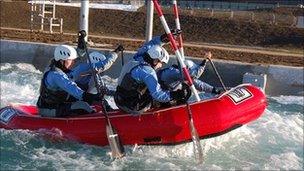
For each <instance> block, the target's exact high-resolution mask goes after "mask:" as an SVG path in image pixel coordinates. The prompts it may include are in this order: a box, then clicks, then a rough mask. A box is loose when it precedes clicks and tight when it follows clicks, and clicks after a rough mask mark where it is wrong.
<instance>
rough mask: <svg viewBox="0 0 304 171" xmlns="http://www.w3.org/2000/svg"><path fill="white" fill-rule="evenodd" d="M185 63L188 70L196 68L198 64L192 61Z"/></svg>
mask: <svg viewBox="0 0 304 171" xmlns="http://www.w3.org/2000/svg"><path fill="white" fill-rule="evenodd" d="M184 63H185V65H186V66H187V67H188V68H192V67H195V66H196V64H195V63H194V62H193V61H191V60H185V61H184Z"/></svg>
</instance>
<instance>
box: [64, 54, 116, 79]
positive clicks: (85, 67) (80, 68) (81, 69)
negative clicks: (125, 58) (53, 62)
mask: <svg viewBox="0 0 304 171" xmlns="http://www.w3.org/2000/svg"><path fill="white" fill-rule="evenodd" d="M117 57H118V55H117V54H116V53H115V52H110V53H109V55H107V57H106V59H105V60H103V61H100V62H98V63H96V64H93V67H94V68H96V69H97V71H98V73H101V72H103V71H105V70H107V69H109V68H110V67H111V66H112V64H113V63H114V62H115V61H116V59H117ZM90 71H91V65H90V64H89V63H80V64H79V65H77V66H76V67H74V68H73V69H72V71H71V72H70V73H69V74H68V76H69V78H72V79H73V80H77V79H79V77H80V76H81V74H86V73H89V72H90Z"/></svg>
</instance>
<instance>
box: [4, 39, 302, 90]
mask: <svg viewBox="0 0 304 171" xmlns="http://www.w3.org/2000/svg"><path fill="white" fill-rule="evenodd" d="M0 43H1V50H0V54H1V63H18V62H20V63H30V64H33V65H34V66H35V67H36V68H37V69H39V70H41V71H42V70H44V68H45V67H46V66H47V64H48V62H49V60H50V59H51V58H52V56H53V51H54V49H55V47H56V45H52V44H44V43H33V42H21V41H9V40H1V41H0ZM91 50H101V51H107V50H106V49H91ZM133 54H134V52H125V55H124V62H125V63H126V62H127V61H128V60H129V59H130V58H131V57H132V56H133ZM189 58H190V57H189ZM191 59H193V60H194V61H195V62H197V63H198V62H200V60H201V59H196V58H191ZM170 62H171V63H175V62H176V60H175V59H174V58H173V57H172V58H171V59H170ZM214 64H215V66H216V67H217V69H218V71H219V73H220V75H221V77H222V79H223V81H224V83H225V85H226V86H227V87H232V86H236V85H238V84H241V83H242V79H243V75H244V74H245V73H246V72H248V73H253V74H258V75H259V74H267V84H266V94H269V95H304V90H303V86H304V81H303V80H304V79H303V67H287V66H279V65H253V64H248V63H240V62H234V61H224V60H214ZM121 67H122V63H121V58H120V57H119V58H118V59H117V61H116V62H115V63H114V65H113V66H112V67H111V69H109V70H108V71H106V73H105V74H107V75H109V76H111V77H113V78H117V77H118V76H119V73H120V70H121ZM201 79H202V80H204V81H206V82H208V83H210V84H212V85H215V86H219V87H220V83H219V81H218V79H217V77H216V75H215V74H214V71H213V69H212V67H211V65H207V68H206V70H205V73H204V75H203V76H202V78H201Z"/></svg>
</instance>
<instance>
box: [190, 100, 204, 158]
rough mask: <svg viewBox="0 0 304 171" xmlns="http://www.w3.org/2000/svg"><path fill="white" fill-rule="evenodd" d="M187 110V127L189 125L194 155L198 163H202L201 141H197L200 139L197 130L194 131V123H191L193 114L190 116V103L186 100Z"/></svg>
mask: <svg viewBox="0 0 304 171" xmlns="http://www.w3.org/2000/svg"><path fill="white" fill-rule="evenodd" d="M187 110H188V116H189V127H190V132H191V138H192V141H193V148H194V149H193V150H194V155H195V158H196V159H197V161H198V162H199V163H203V149H202V146H201V143H200V141H199V140H200V139H199V136H198V134H197V131H196V129H195V126H194V123H193V116H192V112H191V108H190V105H189V103H188V102H187ZM196 152H197V153H196Z"/></svg>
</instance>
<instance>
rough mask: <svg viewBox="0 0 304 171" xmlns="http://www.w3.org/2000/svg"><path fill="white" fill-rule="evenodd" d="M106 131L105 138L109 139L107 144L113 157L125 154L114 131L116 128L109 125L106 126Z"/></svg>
mask: <svg viewBox="0 0 304 171" xmlns="http://www.w3.org/2000/svg"><path fill="white" fill-rule="evenodd" d="M106 131H107V138H108V141H109V145H110V148H111V151H112V157H113V158H121V157H123V156H124V155H125V149H124V147H123V145H122V144H121V141H120V139H119V136H118V134H117V132H116V130H115V129H114V128H113V127H111V126H110V125H107V126H106Z"/></svg>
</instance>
